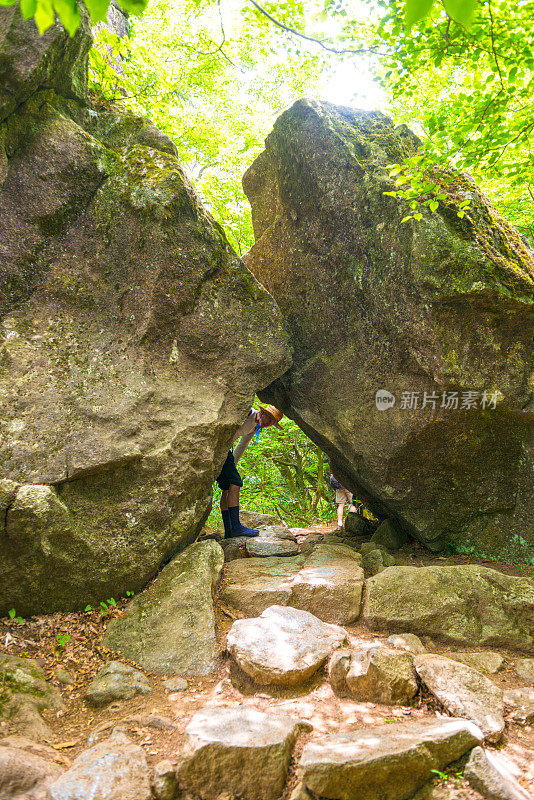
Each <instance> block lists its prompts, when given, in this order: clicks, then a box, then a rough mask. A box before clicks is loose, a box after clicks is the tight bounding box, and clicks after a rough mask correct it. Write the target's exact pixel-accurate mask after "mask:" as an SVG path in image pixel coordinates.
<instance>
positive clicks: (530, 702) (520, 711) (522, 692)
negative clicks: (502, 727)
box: [504, 686, 534, 725]
mask: <svg viewBox="0 0 534 800" xmlns="http://www.w3.org/2000/svg"><path fill="white" fill-rule="evenodd" d="M504 703H505V705H507V706H511V708H512V711H511V712H510V714H508V715H507V719H509V720H510V721H511V722H515V723H516V724H517V725H532V724H534V687H532V686H524V687H522V688H520V689H508V690H507V691H505V693H504Z"/></svg>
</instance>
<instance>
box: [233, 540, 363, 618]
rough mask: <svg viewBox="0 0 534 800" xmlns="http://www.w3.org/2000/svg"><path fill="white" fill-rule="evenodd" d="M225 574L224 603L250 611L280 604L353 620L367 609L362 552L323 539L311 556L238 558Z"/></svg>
mask: <svg viewBox="0 0 534 800" xmlns="http://www.w3.org/2000/svg"><path fill="white" fill-rule="evenodd" d="M224 578H225V587H224V589H223V591H222V593H221V600H222V602H223V603H225V604H227V605H229V606H231V607H233V608H235V609H237V610H238V611H241V612H242V613H243V614H246V615H247V616H253V615H257V614H260V613H261V612H262V611H264V610H265V609H266V608H268V607H269V606H271V605H273V604H276V605H287V606H292V607H294V608H300V609H303V610H304V611H309V612H310V613H312V614H314V615H315V616H316V617H319V619H321V620H323V621H324V622H331V623H334V624H339V625H348V624H350V623H351V622H353V621H354V620H355V619H357V617H358V616H359V613H360V609H361V598H362V589H363V570H362V568H361V556H360V555H359V554H358V553H355V552H354V551H353V550H352V549H351V548H349V547H346V546H344V545H328V544H318V545H317V547H316V548H315V549H314V550H313V552H312V553H311V554H310V555H308V556H303V555H300V556H295V557H293V558H265V559H259V558H249V559H246V560H237V561H232V562H231V563H229V564H227V565H226V567H225V571H224Z"/></svg>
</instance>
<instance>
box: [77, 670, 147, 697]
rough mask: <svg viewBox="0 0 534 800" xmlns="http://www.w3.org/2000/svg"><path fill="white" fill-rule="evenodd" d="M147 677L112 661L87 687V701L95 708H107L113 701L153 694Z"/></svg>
mask: <svg viewBox="0 0 534 800" xmlns="http://www.w3.org/2000/svg"><path fill="white" fill-rule="evenodd" d="M151 691H152V689H151V688H150V683H149V681H148V678H147V677H146V675H143V673H142V672H139V670H137V669H134V668H133V667H130V666H128V664H121V662H120V661H111V662H110V663H109V664H106V666H105V667H102V669H101V670H100V671H99V672H98V674H97V676H96V677H95V679H94V680H93V681H92V682H91V683H90V684H89V686H88V687H87V691H86V692H85V699H86V700H87V701H88V702H89V703H90V704H91V705H93V706H96V707H101V706H106V705H108V703H111V702H113V700H130V699H131V698H132V697H135V695H136V694H147V693H148V692H151Z"/></svg>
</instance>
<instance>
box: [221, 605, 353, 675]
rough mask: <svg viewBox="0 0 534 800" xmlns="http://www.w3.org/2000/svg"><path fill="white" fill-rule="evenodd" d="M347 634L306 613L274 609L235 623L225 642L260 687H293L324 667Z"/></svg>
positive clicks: (279, 608) (283, 608)
mask: <svg viewBox="0 0 534 800" xmlns="http://www.w3.org/2000/svg"><path fill="white" fill-rule="evenodd" d="M346 640H347V634H346V632H345V631H344V630H343V628H340V627H339V626H337V625H329V624H327V623H325V622H321V620H320V619H318V618H317V617H315V616H314V615H313V614H310V613H309V612H307V611H301V610H300V609H296V608H287V607H285V606H278V605H275V606H271V607H270V608H267V609H265V611H263V612H262V614H261V615H260V616H259V617H257V618H254V619H238V620H236V621H235V622H234V623H233V625H232V627H231V628H230V631H229V632H228V636H227V639H226V643H227V648H228V650H229V652H230V654H231V655H232V656H233V658H234V659H235V661H236V662H237V664H238V665H239V666H240V667H241V669H242V670H243V671H244V672H246V673H247V675H249V676H250V677H251V678H252V679H253V680H254V681H255V682H256V683H258V684H260V685H269V684H277V685H280V686H294V685H296V684H299V683H303V682H304V681H306V680H307V679H308V678H309V677H311V675H313V673H314V672H316V671H317V670H318V669H319V667H321V666H322V665H323V664H324V663H325V661H326V660H327V658H328V657H329V656H330V655H331V653H332V652H333V650H335V649H336V648H337V647H341V646H342V645H343V644H344V643H345V642H346Z"/></svg>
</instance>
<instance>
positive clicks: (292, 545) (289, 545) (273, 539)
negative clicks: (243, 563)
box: [237, 528, 299, 558]
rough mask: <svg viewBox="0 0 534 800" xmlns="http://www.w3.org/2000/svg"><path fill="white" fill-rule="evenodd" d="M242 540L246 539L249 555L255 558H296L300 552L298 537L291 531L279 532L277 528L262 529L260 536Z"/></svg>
mask: <svg viewBox="0 0 534 800" xmlns="http://www.w3.org/2000/svg"><path fill="white" fill-rule="evenodd" d="M284 533H285V536H284ZM288 537H290V538H288ZM237 538H238V539H239V538H240V537H237ZM242 538H244V539H245V549H246V552H247V554H248V555H249V556H251V557H253V558H254V557H255V558H265V557H268V556H296V555H297V553H298V551H299V546H298V544H297V542H296V537H292V536H291V534H290V533H289V531H287V530H285V531H284V530H283V529H282V530H281V531H280V532H277V531H276V529H275V528H262V529H261V530H260V533H259V535H258V536H254V537H252V538H251V537H247V536H245V537H242Z"/></svg>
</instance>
